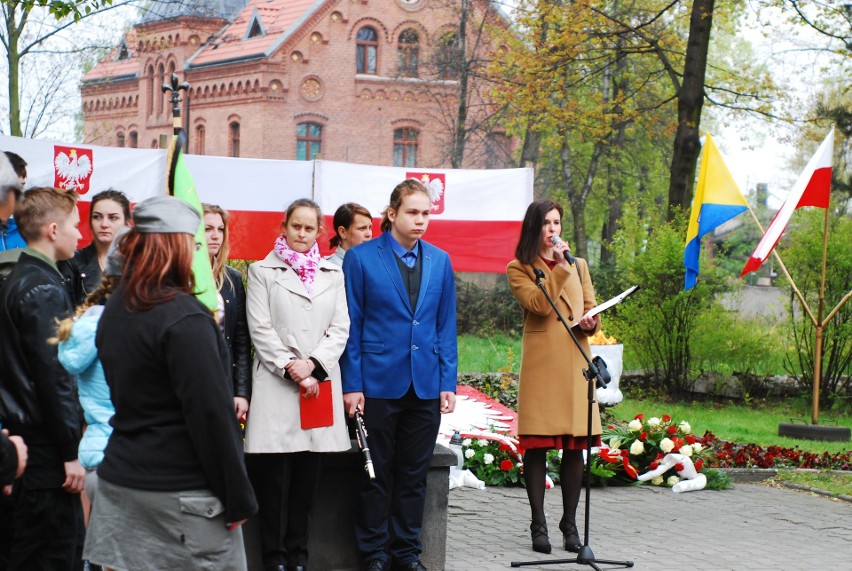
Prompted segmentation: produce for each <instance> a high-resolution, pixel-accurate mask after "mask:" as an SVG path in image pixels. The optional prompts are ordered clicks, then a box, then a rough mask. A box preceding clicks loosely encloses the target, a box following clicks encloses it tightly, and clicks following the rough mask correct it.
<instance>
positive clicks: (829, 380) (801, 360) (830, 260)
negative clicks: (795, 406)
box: [782, 209, 852, 406]
mask: <svg viewBox="0 0 852 571" xmlns="http://www.w3.org/2000/svg"><path fill="white" fill-rule="evenodd" d="M824 216H825V211H824V210H818V209H815V210H812V211H810V212H803V213H797V216H796V218H795V219H794V220H796V222H797V228H795V233H794V234H793V235H792V236H788V240H789V244H790V245H789V247H788V248H786V249H785V250H784V251H783V252H782V254H783V258H784V260H785V263H786V264H787V267H788V269H789V270H790V274H791V275H792V276H793V279H794V280H795V282H796V285H797V286H798V287H799V290H800V291H801V292H802V294H803V295H804V296H805V299H806V300H807V301H808V305H809V306H810V307H811V309H812V310H813V311H814V312H815V313H816V312H817V311H818V309H817V308H818V295H819V284H820V273H821V271H822V236H823V221H824ZM850 242H852V218H850V216H849V215H848V214H841V215H833V216H831V217H830V219H829V230H828V251H827V264H826V276H825V278H826V279H825V310H824V311H823V318H824V316H825V315H827V314H828V312H829V311H831V309H833V308H834V306H835V305H836V304H837V303H838V302H839V301H840V300H841V299H842V298H843V296H844V295H846V294H847V292H849V288H850V284H852V248H850V247H849V244H850ZM790 298H791V303H790V316H791V319H790V322H791V334H792V336H793V342H794V344H795V348H796V354H795V356H794V357H792V358H790V359H789V361H788V367H789V371H790V374H791V375H794V376H795V377H796V379H797V380H798V381H799V383H800V385H801V386H802V389H803V392H807V391H809V390H810V389H811V387H812V386H813V371H814V353H815V345H814V338H815V329H814V326H813V324H812V323H811V321H810V318H809V317H808V316H807V314H806V313H805V312H804V309H803V308H802V307H801V305H800V303H799V301H798V298H796V297H795V296H794V295H793V293H792V289H791V292H790ZM850 366H852V304H850V303H846V304H845V305H844V306H843V307H842V308H841V309H840V310H839V311H838V312H837V314H836V315H835V316H834V317H833V318H832V320H831V322H830V323H829V324H828V325H827V327H826V328H825V330H824V335H823V345H822V379H821V382H820V405H821V406H831V405H832V404H833V402H834V401H835V400H836V399H837V398H838V397H844V396H846V395H848V394H849V391H850V388H852V382H850V375H849V371H850Z"/></svg>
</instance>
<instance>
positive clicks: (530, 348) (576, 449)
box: [506, 200, 601, 553]
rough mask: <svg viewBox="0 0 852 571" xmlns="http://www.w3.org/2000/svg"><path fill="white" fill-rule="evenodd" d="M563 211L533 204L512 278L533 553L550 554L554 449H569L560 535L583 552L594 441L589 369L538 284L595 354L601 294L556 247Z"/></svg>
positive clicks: (596, 420)
mask: <svg viewBox="0 0 852 571" xmlns="http://www.w3.org/2000/svg"><path fill="white" fill-rule="evenodd" d="M561 218H562V208H561V207H560V206H559V205H558V204H556V203H555V202H552V201H550V200H537V201H535V202H533V203H532V204H530V206H529V208H528V209H527V213H526V216H525V217H524V222H523V225H522V228H521V237H520V240H519V241H518V248H517V250H516V252H515V256H516V258H517V259H515V260H513V261H512V262H510V263H509V266H508V268H507V269H506V275H507V277H508V280H509V287H510V288H511V290H512V294H513V295H514V296H515V298H516V299H517V300H518V302H519V303H520V304H521V307H522V308H523V310H524V337H523V346H522V353H521V374H520V389H519V394H518V433H519V435H520V444H521V448H523V449H524V450H526V452H525V454H524V480H525V483H526V488H527V495H528V497H529V501H530V508H531V511H532V523H531V525H530V532H531V535H532V540H533V549H534V550H536V551H539V552H542V553H550V550H551V547H550V541H549V539H548V537H547V524H546V521H545V517H544V485H545V472H546V461H545V456H546V453H547V450H548V449H562V450H563V458H562V466H561V469H560V479H561V485H562V501H563V509H564V514H563V517H562V521H561V522H560V524H559V528H560V530H561V531H562V533H563V539H564V542H563V545H564V547H565V549H567V550H569V551H573V552H577V551H578V550H579V548H580V539H579V533H578V531H577V525H576V511H577V503H578V502H579V499H580V487H581V483H582V477H583V456H582V451H583V449H584V448H585V444H586V437H587V434H586V433H587V410H588V400H587V394H588V384H587V382H586V379H585V377H584V376H583V372H582V369H583V367H584V366H585V365H586V363H585V361H584V360H583V357H582V355H581V354H580V352H579V351H578V350H577V348H576V346H575V345H574V342H573V341H572V340H571V337H570V335H569V334H568V332H567V331H565V328H564V326H563V325H562V323H561V322H560V321H559V319H558V318H557V317H556V314H555V312H554V311H553V308H552V307H551V306H550V303H549V302H548V301H547V298H546V297H545V296H544V293H543V292H542V291H541V289H540V288H539V287H538V285H536V281H535V270H536V269H539V270H541V271H542V272H543V273H544V278H543V279H542V283H543V284H544V286H545V288H546V289H547V292H548V293H549V294H550V297H551V298H552V299H553V300H554V302H555V303H556V307H557V308H559V312H560V313H561V314H562V316H563V317H564V318H565V319H566V320H567V321H568V322H569V323H570V324H572V325H574V327H573V329H572V330H573V331H574V334H575V335H576V336H577V338H578V340H579V341H580V344H581V345H582V347H583V350H584V351H586V353H587V354H588V352H589V342H588V339H587V336H589V335H594V334H595V332H596V331H597V330H598V329H599V328H600V317H598V316H596V317H588V316H587V315H586V312H587V311H588V310H589V309H591V308H593V307H594V306H595V290H594V287H593V286H592V280H591V277H590V276H589V266H588V264H587V263H586V261H585V260H583V259H576V260H575V262H574V263H573V264H571V263H569V262H568V261H567V260H566V258H565V252H566V251H567V250H568V246H567V244H565V242H562V241H558V242H557V243H556V244H554V243H553V241H552V239H553V237H554V236H555V237H557V238H558V237H559V235H560V232H561V230H562V227H561ZM592 433H593V434H595V435H600V433H601V423H600V414H599V412H598V408H597V404H595V405H594V406H593V408H592Z"/></svg>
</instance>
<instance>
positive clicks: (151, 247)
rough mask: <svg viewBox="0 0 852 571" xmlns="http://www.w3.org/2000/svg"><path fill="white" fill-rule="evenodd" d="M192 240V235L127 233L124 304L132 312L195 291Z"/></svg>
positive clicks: (123, 247)
mask: <svg viewBox="0 0 852 571" xmlns="http://www.w3.org/2000/svg"><path fill="white" fill-rule="evenodd" d="M193 249H194V244H193V239H192V236H190V235H189V234H183V233H174V234H160V233H151V234H148V233H144V234H143V233H140V232H136V231H135V230H131V231H130V232H128V233H127V234H126V235H125V236H124V238H123V239H122V240H121V244H120V245H119V251H120V252H121V254H122V255H123V256H124V260H125V262H124V268H125V270H124V273H123V274H122V275H121V285H122V286H123V287H124V303H125V305H126V307H127V309H129V310H130V311H148V310H149V309H151V308H152V307H154V306H156V305H160V304H161V303H165V302H167V301H171V300H172V299H174V298H175V296H177V294H178V293H179V292H185V293H188V294H192V289H193V287H194V286H195V275H194V274H193V273H192V257H193Z"/></svg>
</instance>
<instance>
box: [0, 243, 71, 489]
mask: <svg viewBox="0 0 852 571" xmlns="http://www.w3.org/2000/svg"><path fill="white" fill-rule="evenodd" d="M72 310H73V306H72V304H71V300H70V299H69V297H68V292H67V291H66V284H65V281H64V280H63V278H62V275H61V274H60V273H59V272H58V271H57V270H56V268H55V267H53V266H51V265H50V264H48V263H47V262H45V261H44V260H42V259H40V258H37V257H35V256H32V255H30V254H29V253H28V252H27V251H24V252H23V253H21V257H20V259H19V260H18V263H17V264H16V265H15V268H14V270H12V273H11V274H9V278H8V280H7V281H6V283H5V285H4V286H3V289H2V291H0V371H2V373H0V418H2V421H3V426H4V428H8V429H9V431H10V432H11V433H12V434H19V435H21V436H23V437H24V440H25V441H26V442H27V445H28V446H32V445H37V446H39V445H48V446H50V447H52V448H55V449H56V452H57V453H58V455H59V456H61V459H62V461H63V462H68V461H71V460H74V459H75V458H77V445H78V444H79V442H80V432H81V427H82V422H83V417H82V411H81V410H80V405H79V403H78V400H77V384H76V383H75V382H74V378H73V377H72V376H71V375H70V374H68V372H67V371H66V370H65V368H64V367H63V366H62V365H61V364H60V363H59V359H58V357H57V349H56V345H53V344H50V343H48V342H47V340H48V339H50V338H52V337H55V336H56V320H57V319H62V318H64V317H67V316H69V315H70V314H71V312H72ZM60 465H61V463H60ZM60 483H61V482H60Z"/></svg>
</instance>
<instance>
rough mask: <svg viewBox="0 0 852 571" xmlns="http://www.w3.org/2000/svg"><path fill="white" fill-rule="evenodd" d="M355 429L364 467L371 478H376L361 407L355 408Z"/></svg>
mask: <svg viewBox="0 0 852 571" xmlns="http://www.w3.org/2000/svg"><path fill="white" fill-rule="evenodd" d="M355 429H356V433H355V434H356V436H357V437H358V448H360V449H361V454H363V455H364V469H365V470H366V471H367V475H368V476H369V477H370V479H371V480H375V479H376V471H375V470H373V457H372V456H371V455H370V444H369V443H368V442H367V428H366V427H365V426H364V415H362V414H361V409H360V408H356V409H355Z"/></svg>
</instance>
